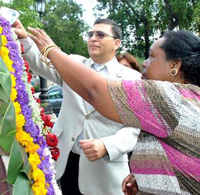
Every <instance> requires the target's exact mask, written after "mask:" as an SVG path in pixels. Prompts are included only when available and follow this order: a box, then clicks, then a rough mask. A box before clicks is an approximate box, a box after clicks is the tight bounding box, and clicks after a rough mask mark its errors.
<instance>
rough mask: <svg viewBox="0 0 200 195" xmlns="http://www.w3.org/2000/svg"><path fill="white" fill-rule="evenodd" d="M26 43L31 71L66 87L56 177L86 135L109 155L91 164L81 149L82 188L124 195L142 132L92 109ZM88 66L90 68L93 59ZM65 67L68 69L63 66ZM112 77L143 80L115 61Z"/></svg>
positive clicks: (101, 194)
mask: <svg viewBox="0 0 200 195" xmlns="http://www.w3.org/2000/svg"><path fill="white" fill-rule="evenodd" d="M21 42H22V43H24V48H25V58H26V60H27V61H28V62H29V66H30V68H31V69H32V70H33V71H34V72H35V73H37V74H39V75H41V76H42V77H44V78H46V79H49V80H51V81H53V82H55V83H57V84H59V85H61V86H62V89H63V101H62V106H61V110H60V114H59V116H58V120H57V122H56V123H55V125H54V127H53V132H54V133H55V134H56V135H57V136H58V138H59V143H58V147H59V149H60V153H61V154H60V157H59V159H58V161H56V163H55V169H56V172H57V174H56V178H57V179H59V178H61V176H62V175H63V174H64V171H65V167H66V165H67V160H68V155H69V153H70V151H71V149H72V146H73V144H74V143H75V141H76V138H77V137H78V136H79V135H80V134H81V132H83V139H101V140H102V141H103V143H104V144H105V146H106V149H107V151H108V155H106V156H105V157H103V158H102V159H100V160H97V161H89V160H88V159H87V158H86V156H85V155H84V153H83V152H82V150H81V154H80V162H79V189H80V191H81V193H82V194H86V195H94V194H95V195H120V194H123V193H122V189H121V183H122V180H123V179H124V178H125V177H126V176H127V175H128V174H129V173H130V171H129V166H128V158H127V153H128V152H130V151H132V150H133V148H134V146H135V144H136V142H137V138H138V134H139V130H138V129H134V128H129V127H126V128H125V127H123V126H122V125H121V124H119V123H116V122H113V121H111V120H109V119H107V118H105V117H103V116H102V115H101V114H99V113H98V112H97V111H96V110H95V109H94V108H93V109H92V110H88V106H87V105H88V103H87V102H86V101H84V100H83V99H82V98H81V97H80V96H79V95H78V94H77V93H75V92H74V91H73V90H71V89H70V87H69V86H68V85H67V84H66V83H65V82H64V81H63V80H62V78H61V77H60V75H59V74H58V73H57V72H56V70H55V69H51V68H49V67H48V66H47V65H45V64H43V63H42V62H41V60H40V57H39V55H38V50H37V48H36V46H35V44H34V43H33V42H32V41H31V40H30V39H29V38H28V39H24V40H21ZM72 57H73V58H74V59H75V60H78V61H83V60H84V57H82V56H79V55H72ZM84 61H85V65H86V66H90V65H91V63H92V60H91V59H86V60H84ZM63 68H64V67H63ZM111 69H112V70H111V71H110V70H108V72H109V76H108V77H109V78H113V79H122V78H126V79H127V78H129V79H140V77H141V75H140V73H138V72H136V71H133V70H131V69H129V68H126V67H125V66H122V65H121V64H119V63H118V61H117V59H116V58H115V59H114V64H112V67H111Z"/></svg>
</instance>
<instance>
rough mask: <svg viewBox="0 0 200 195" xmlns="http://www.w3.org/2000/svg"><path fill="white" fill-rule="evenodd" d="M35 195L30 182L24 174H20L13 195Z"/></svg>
mask: <svg viewBox="0 0 200 195" xmlns="http://www.w3.org/2000/svg"><path fill="white" fill-rule="evenodd" d="M20 194H21V195H33V191H32V188H31V185H30V182H29V180H28V179H27V177H26V175H25V174H24V173H20V174H19V175H18V177H17V179H16V182H15V185H14V188H13V195H20Z"/></svg>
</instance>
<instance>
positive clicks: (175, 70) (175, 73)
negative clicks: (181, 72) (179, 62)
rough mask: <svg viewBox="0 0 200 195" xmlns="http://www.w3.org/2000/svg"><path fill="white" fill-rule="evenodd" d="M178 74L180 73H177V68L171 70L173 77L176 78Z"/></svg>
mask: <svg viewBox="0 0 200 195" xmlns="http://www.w3.org/2000/svg"><path fill="white" fill-rule="evenodd" d="M177 73H178V71H177V69H176V68H172V69H171V70H170V75H171V76H172V77H174V76H176V75H177Z"/></svg>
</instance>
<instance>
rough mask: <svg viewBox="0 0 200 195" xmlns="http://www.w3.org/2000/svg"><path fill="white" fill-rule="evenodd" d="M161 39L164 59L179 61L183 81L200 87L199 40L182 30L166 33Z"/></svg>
mask: <svg viewBox="0 0 200 195" xmlns="http://www.w3.org/2000/svg"><path fill="white" fill-rule="evenodd" d="M163 38H165V41H164V43H163V44H162V46H161V49H163V50H164V52H165V55H166V59H167V60H175V61H176V60H177V61H181V62H182V66H181V69H180V70H181V71H182V72H183V75H184V79H185V81H187V82H189V83H192V84H196V85H198V86H200V76H199V75H200V38H199V37H197V36H195V35H194V34H193V33H191V32H188V31H184V30H180V31H168V32H166V33H165V34H164V36H163Z"/></svg>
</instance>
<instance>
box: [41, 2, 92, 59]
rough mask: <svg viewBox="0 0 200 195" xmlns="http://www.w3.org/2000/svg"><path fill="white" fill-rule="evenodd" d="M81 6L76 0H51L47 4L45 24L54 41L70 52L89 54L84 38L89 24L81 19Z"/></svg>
mask: <svg viewBox="0 0 200 195" xmlns="http://www.w3.org/2000/svg"><path fill="white" fill-rule="evenodd" d="M81 16H82V10H81V8H80V7H79V6H78V5H77V4H76V3H75V2H74V1H67V0H49V1H48V4H47V6H46V14H45V16H44V20H47V21H48V25H45V26H44V29H45V30H46V32H47V34H48V35H49V36H50V37H51V38H52V39H53V41H54V42H55V43H56V44H57V45H58V46H59V47H60V48H61V49H62V50H63V51H65V52H66V53H68V54H71V53H72V54H80V55H83V56H87V55H88V53H87V45H86V43H85V41H84V40H83V38H82V36H83V32H86V31H87V29H88V26H86V25H85V24H84V21H82V20H81V19H80V17H81Z"/></svg>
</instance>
